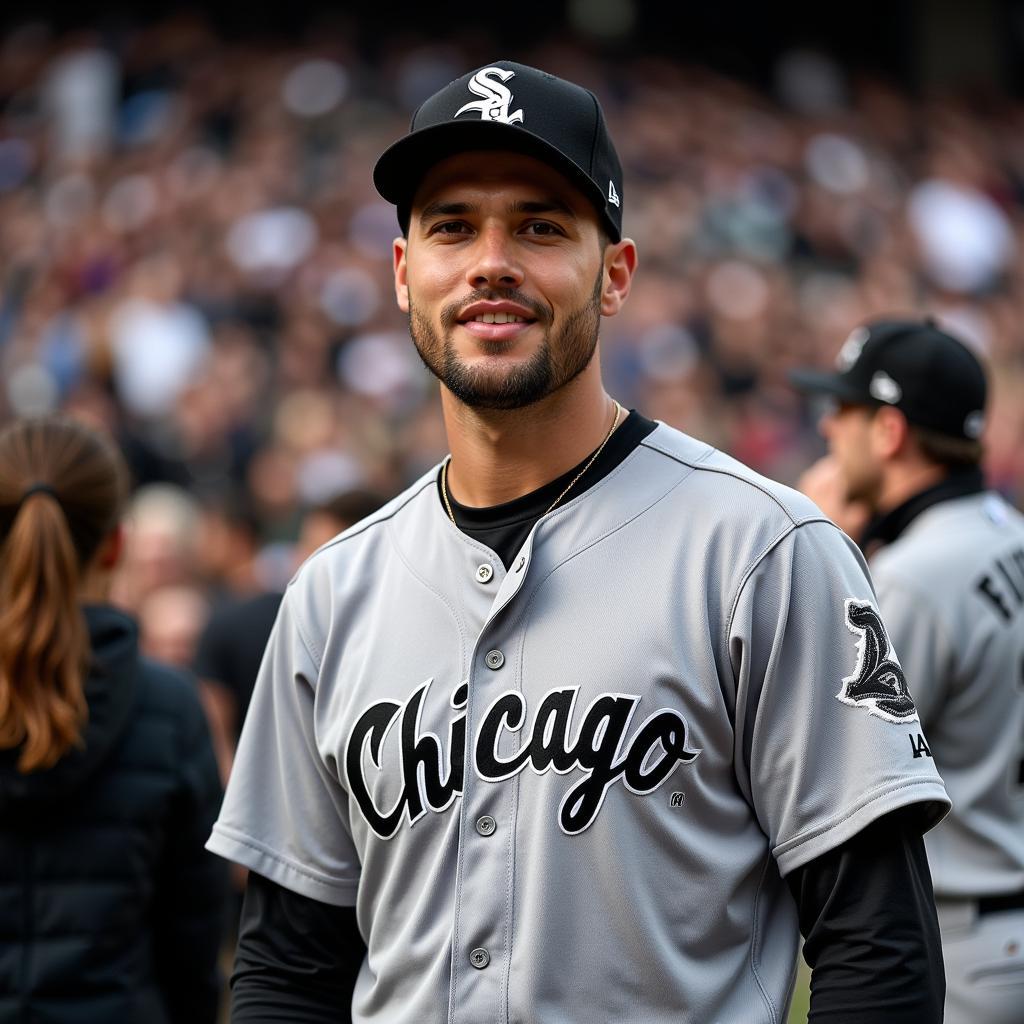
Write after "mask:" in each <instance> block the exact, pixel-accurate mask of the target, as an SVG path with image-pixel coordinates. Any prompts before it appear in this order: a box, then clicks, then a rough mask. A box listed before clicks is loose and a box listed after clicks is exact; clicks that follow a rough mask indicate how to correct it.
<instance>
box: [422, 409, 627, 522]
mask: <svg viewBox="0 0 1024 1024" xmlns="http://www.w3.org/2000/svg"><path fill="white" fill-rule="evenodd" d="M612 402H614V403H615V417H614V419H613V420H612V425H611V426H610V427H609V428H608V433H607V434H605V435H604V440H603V441H602V442H601V443H600V444H599V445H598V446H597V450H596V451H595V452H594V454H593V455H591V456H590V458H589V459H587V464H586V465H585V466H584V467H583V468H582V469H581V470H580V471H579V472H578V473H577V474H576V475H575V476H574V477H573V478H572V479H571V480H570V481H569V483H568V485H567V486H566V488H565V490H564V491H562V493H561V494H560V495H559V496H558V497H557V498H555V500H554V501H553V502H551V504H550V505H549V506H548V507H547V510H546V511H545V512H544V513H543V514H544V515H547V514H548V512H550V511H551V510H552V509H553V508H554V507H555V506H556V505H557V504H558V503H559V502H560V501H561V500H562V499H563V498H564V497H565V496H566V495H567V494H568V493H569V492H570V491H571V490H572V489H573V487H574V486H575V485H576V482H577V481H578V480H579V478H580V477H581V476H583V474H584V473H586V471H587V470H588V469H590V467H591V466H592V465H593V464H594V460H595V459H596V458H597V457H598V455H600V454H601V452H603V451H604V446H605V445H606V444H607V443H608V442H609V441H610V440H611V437H612V434H614V433H615V428H616V427H617V426H618V425H619V414H620V413H621V412H622V406H621V405H619V403H618V402H616V401H615V399H614V398H613V399H612ZM451 461H452V457H451V456H450V455H449V456H448V458H447V459H445V460H444V463H443V464H442V466H441V497H442V498H444V507H445V511H446V512H447V513H448V518H449V519H450V520H451V521H452V522H453V523H454V522H455V513H454V512H452V506H451V502H450V501H449V500H448V463H449V462H451ZM456 525H458V524H456Z"/></svg>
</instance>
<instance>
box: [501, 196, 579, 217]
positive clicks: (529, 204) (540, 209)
mask: <svg viewBox="0 0 1024 1024" xmlns="http://www.w3.org/2000/svg"><path fill="white" fill-rule="evenodd" d="M511 210H512V212H513V213H560V214H562V215H563V216H565V217H568V218H570V219H571V220H576V214H575V212H574V211H573V209H572V207H571V206H569V205H568V203H564V202H562V200H561V199H556V198H554V197H553V196H552V197H551V198H548V199H524V200H521V201H519V202H515V203H513V204H512V206H511Z"/></svg>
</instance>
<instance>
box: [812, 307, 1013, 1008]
mask: <svg viewBox="0 0 1024 1024" xmlns="http://www.w3.org/2000/svg"><path fill="white" fill-rule="evenodd" d="M794 379H795V382H796V383H797V384H798V385H799V386H800V387H802V388H803V389H805V390H807V391H811V392H817V393H821V394H827V395H831V396H833V398H834V400H835V402H836V406H835V409H834V411H832V412H831V413H830V414H829V415H827V416H826V417H825V418H824V419H823V421H822V430H823V433H824V434H825V436H826V438H827V439H828V443H829V448H830V455H829V456H828V461H827V462H826V463H824V464H823V465H822V466H820V467H818V469H817V471H816V473H815V477H816V478H817V480H818V481H819V483H822V482H823V474H826V473H829V472H831V473H833V474H834V475H835V477H836V478H837V480H838V482H839V485H840V488H839V491H838V493H835V492H833V495H832V497H831V499H830V498H829V496H828V494H827V492H822V490H821V489H820V487H819V488H818V489H816V491H815V496H817V497H820V498H822V502H821V503H822V507H823V508H824V507H826V505H827V507H828V508H829V510H830V511H834V513H835V515H836V516H837V518H840V519H841V518H842V517H843V516H844V515H845V514H846V511H847V506H848V505H849V504H850V503H857V504H860V505H861V506H862V507H864V508H866V509H867V510H868V512H869V513H872V514H873V518H872V519H871V520H870V521H869V523H868V524H867V526H866V529H865V531H864V532H863V535H862V544H863V545H864V547H865V549H866V550H867V551H868V552H869V553H870V557H871V574H872V576H873V578H874V582H875V588H876V592H877V594H878V601H879V607H880V609H881V611H882V614H883V617H884V619H885V623H886V625H887V627H888V628H889V630H890V636H891V639H892V643H893V646H894V647H895V649H896V650H897V651H898V652H899V656H900V659H901V661H902V664H903V666H904V668H905V670H906V672H907V675H908V677H910V678H911V679H912V680H913V681H914V699H915V702H916V704H917V708H918V711H919V714H920V717H921V722H922V724H923V726H924V728H925V729H926V731H927V737H928V738H927V740H925V739H923V738H920V739H918V740H917V741H916V745H915V749H914V756H915V757H918V758H920V759H922V760H925V759H929V758H934V760H935V762H936V764H937V765H938V767H939V770H940V771H941V772H942V775H943V778H944V779H945V782H946V786H947V789H948V791H949V794H950V796H951V797H952V799H953V810H952V812H951V813H950V815H949V817H948V818H947V819H946V820H945V821H944V822H943V823H942V824H941V825H940V826H939V827H938V828H937V829H936V830H935V831H934V832H932V833H930V834H929V835H928V838H927V842H926V847H927V851H928V860H929V863H930V865H931V872H932V876H933V879H934V883H935V894H936V899H937V902H938V910H939V924H940V927H941V930H942V944H943V952H944V955H945V961H946V981H947V994H946V1021H947V1024H1019V1022H1020V1021H1021V1019H1022V1018H1024V516H1021V515H1020V513H1019V512H1017V511H1015V510H1014V509H1012V508H1011V507H1010V506H1008V505H1007V504H1006V502H1004V501H1003V500H1002V499H1001V498H1000V497H999V496H998V495H996V494H994V493H992V492H991V491H988V490H986V489H985V483H984V480H983V477H982V473H981V469H980V467H979V459H980V456H981V444H980V442H979V438H980V437H981V433H982V428H983V425H984V410H985V393H986V386H985V376H984V373H983V371H982V368H981V366H980V364H979V363H978V360H977V359H976V357H975V356H974V355H973V354H972V353H971V351H970V350H969V349H968V348H966V347H965V346H964V345H962V344H961V343H960V342H959V341H957V340H956V339H955V338H953V337H952V336H951V335H949V334H948V333H946V332H945V331H942V330H940V329H939V328H938V327H936V326H935V324H934V323H932V322H930V321H927V322H921V321H917V320H892V321H884V322H878V323H872V324H869V325H867V326H866V327H860V328H858V329H857V330H855V331H854V332H853V334H852V335H851V336H850V338H849V339H848V340H847V342H846V344H845V345H844V346H843V348H842V351H841V353H840V361H839V369H838V371H837V372H836V373H833V374H827V373H814V372H812V371H802V372H798V373H797V374H794ZM837 499H838V500H837Z"/></svg>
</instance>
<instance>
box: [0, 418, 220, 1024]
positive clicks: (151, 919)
mask: <svg viewBox="0 0 1024 1024" xmlns="http://www.w3.org/2000/svg"><path fill="white" fill-rule="evenodd" d="M126 477H127V474H126V472H125V467H124V465H123V463H122V460H121V459H120V457H119V456H118V454H117V452H116V450H115V448H114V447H113V445H111V444H110V443H109V442H107V441H105V440H104V439H103V438H102V437H101V436H100V435H98V434H96V433H93V432H92V431H91V430H88V429H87V428H85V427H83V426H81V425H78V424H74V423H72V422H71V421H67V420H59V419H36V420H23V421H17V422H15V423H13V424H10V425H9V426H8V427H6V428H5V429H4V430H3V431H2V432H0V597H2V600H0V708H2V712H0V826H2V827H0V886H2V888H3V891H4V899H3V900H2V901H0V930H2V933H3V936H4V939H3V943H2V947H0V1018H2V1019H4V1020H11V1021H13V1020H15V1019H18V1020H48V1021H53V1022H54V1024H76V1022H81V1021H87V1020H88V1021H118V1022H123V1024H214V1022H215V1020H216V1018H217V999H218V981H217V966H216V958H217V947H218V943H219V938H220V926H221V907H222V897H223V895H224V883H225V872H224V870H223V865H222V864H221V863H220V862H219V861H218V859H217V858H216V857H213V856H211V855H210V854H208V853H206V852H205V850H204V849H203V844H204V842H205V840H206V836H207V835H208V834H209V831H210V827H211V825H212V823H213V820H214V818H215V817H216V815H217V810H218V808H219V806H220V800H221V790H220V781H219V779H218V776H217V767H216V762H215V760H214V755H213V751H212V749H211V746H210V738H209V734H208V731H207V727H206V723H205V721H204V718H203V713H202V708H201V706H200V703H199V700H198V699H197V696H196V691H195V684H194V682H193V681H192V680H191V679H189V678H188V677H186V676H184V675H182V674H180V673H178V672H176V671H173V670H171V669H169V668H165V667H161V666H158V665H157V664H155V663H154V662H151V661H148V660H146V659H144V658H141V657H140V655H139V651H138V643H137V632H136V627H135V624H134V622H133V621H132V620H131V618H129V617H128V616H127V615H126V614H124V613H123V612H121V611H118V610H116V609H115V608H113V607H112V606H111V605H110V604H109V603H107V601H108V594H109V590H110V584H111V575H112V572H113V570H114V567H115V565H116V563H117V561H118V558H119V556H120V553H121V549H122V534H121V529H120V526H119V516H120V512H121V506H122V504H123V502H124V499H125V496H126V489H127V479H126ZM87 666H88V667H87ZM26 964H30V965H31V969H30V970H26V969H25V965H26Z"/></svg>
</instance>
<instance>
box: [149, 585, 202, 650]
mask: <svg viewBox="0 0 1024 1024" xmlns="http://www.w3.org/2000/svg"><path fill="white" fill-rule="evenodd" d="M209 614H210V609H209V605H208V604H207V601H206V597H205V596H204V594H203V591H202V590H201V589H200V588H199V587H197V586H186V585H183V584H179V585H177V586H166V587H158V588H157V589H156V590H151V591H150V592H149V593H148V594H147V595H146V596H145V597H144V598H143V600H142V603H141V604H140V605H139V608H138V617H139V647H140V649H141V650H142V653H143V654H144V655H146V657H148V658H152V659H153V660H154V661H161V662H163V663H164V664H165V665H174V666H175V667H176V668H185V669H187V668H191V666H192V661H193V659H194V658H195V653H196V644H197V642H198V640H199V634H200V633H201V632H202V630H203V627H204V626H205V625H206V620H207V619H208V618H209Z"/></svg>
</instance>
